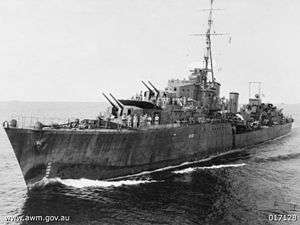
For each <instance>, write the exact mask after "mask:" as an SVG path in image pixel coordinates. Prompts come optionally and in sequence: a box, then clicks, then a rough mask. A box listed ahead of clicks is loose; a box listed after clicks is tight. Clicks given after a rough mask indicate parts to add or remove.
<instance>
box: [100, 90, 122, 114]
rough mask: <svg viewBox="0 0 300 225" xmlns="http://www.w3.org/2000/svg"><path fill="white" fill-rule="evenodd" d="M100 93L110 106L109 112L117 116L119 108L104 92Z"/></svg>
mask: <svg viewBox="0 0 300 225" xmlns="http://www.w3.org/2000/svg"><path fill="white" fill-rule="evenodd" d="M102 94H103V96H104V97H105V98H106V99H107V101H108V102H109V103H110V104H111V106H112V110H111V114H113V115H114V116H115V117H118V111H119V108H118V107H117V106H116V105H115V104H114V103H113V102H112V101H111V100H110V99H109V98H108V97H107V96H106V94H104V93H102Z"/></svg>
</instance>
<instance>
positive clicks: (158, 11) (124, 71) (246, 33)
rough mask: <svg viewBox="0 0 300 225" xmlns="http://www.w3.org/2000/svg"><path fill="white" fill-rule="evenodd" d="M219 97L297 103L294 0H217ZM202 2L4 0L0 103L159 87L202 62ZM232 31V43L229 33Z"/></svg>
mask: <svg viewBox="0 0 300 225" xmlns="http://www.w3.org/2000/svg"><path fill="white" fill-rule="evenodd" d="M214 6H215V8H222V9H224V10H222V11H215V13H214V29H213V30H214V31H216V32H219V33H228V34H229V35H225V36H221V37H219V36H218V37H215V38H214V39H213V46H212V48H213V56H214V67H215V76H216V78H217V80H218V81H219V82H221V84H222V86H221V94H222V96H223V95H224V96H226V97H227V96H228V93H229V92H230V91H237V92H239V93H240V98H241V99H240V101H241V102H246V101H247V98H248V82H249V81H260V82H262V88H263V93H264V96H265V97H264V100H265V101H267V102H276V103H300V95H299V90H300V78H299V76H300V74H299V68H298V67H299V56H298V54H299V52H300V45H299V40H300V14H299V12H300V1H297V0H286V1H279V0H278V1H274V0H242V1H241V0H215V1H214ZM208 7H209V0H151V1H150V0H51V1H48V0H47V1H46V0H1V1H0V29H1V30H0V32H1V34H0V62H1V63H0V84H1V87H0V101H11V100H17V101H104V100H105V99H104V98H103V97H102V95H101V92H106V93H113V94H114V95H115V96H116V97H118V98H127V97H131V96H132V95H134V94H135V93H137V92H139V91H140V90H145V88H144V87H143V85H142V84H141V80H145V81H146V80H150V81H151V82H152V83H153V84H155V85H156V86H157V87H158V88H160V89H163V88H164V87H165V86H166V84H167V81H168V80H169V79H171V78H180V79H183V78H187V77H188V75H189V69H190V68H191V67H192V65H195V64H196V65H197V64H198V63H199V62H201V61H202V57H203V54H204V43H205V40H204V37H195V36H191V34H194V33H203V32H205V31H206V27H207V13H208V12H207V11H203V10H202V9H203V8H208ZM230 37H231V43H230V42H229V38H230Z"/></svg>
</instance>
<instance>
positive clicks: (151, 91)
mask: <svg viewBox="0 0 300 225" xmlns="http://www.w3.org/2000/svg"><path fill="white" fill-rule="evenodd" d="M142 83H143V85H145V87H146V88H147V89H148V90H149V99H150V98H151V97H152V96H154V95H155V93H154V91H153V90H152V89H151V88H149V86H148V85H147V84H146V83H145V82H144V81H142Z"/></svg>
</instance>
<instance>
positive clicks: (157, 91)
mask: <svg viewBox="0 0 300 225" xmlns="http://www.w3.org/2000/svg"><path fill="white" fill-rule="evenodd" d="M148 83H149V84H150V85H151V87H152V88H153V89H154V90H155V91H156V93H157V94H159V90H158V89H157V88H156V87H155V86H154V85H153V84H152V83H151V82H150V81H148Z"/></svg>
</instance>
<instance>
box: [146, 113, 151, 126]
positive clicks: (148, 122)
mask: <svg viewBox="0 0 300 225" xmlns="http://www.w3.org/2000/svg"><path fill="white" fill-rule="evenodd" d="M151 123H152V117H151V115H149V116H148V117H147V126H150V125H151Z"/></svg>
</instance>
